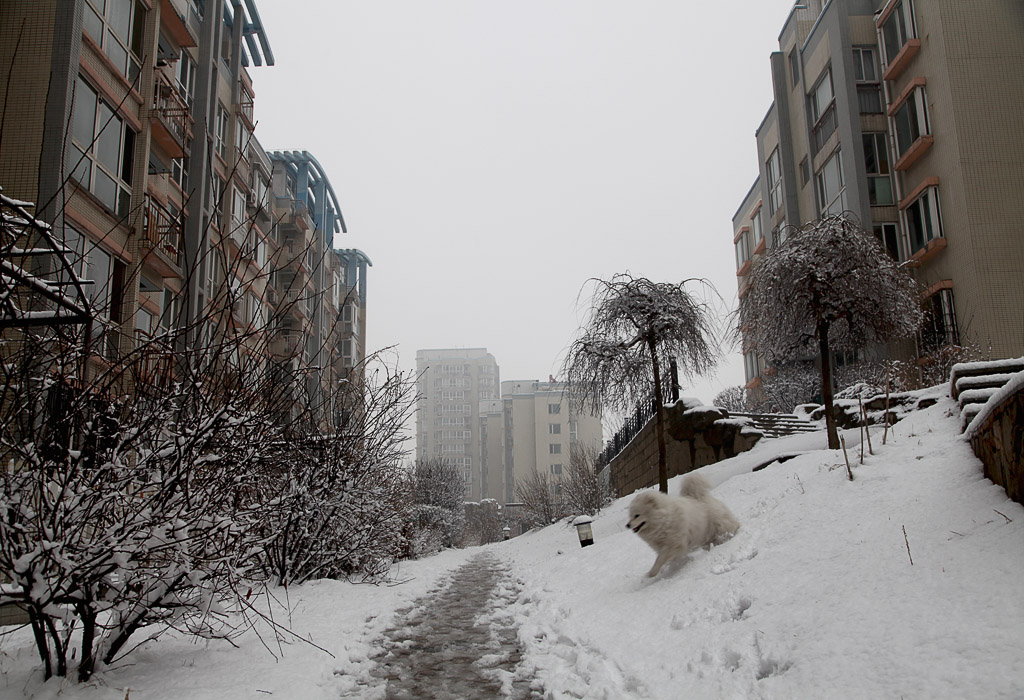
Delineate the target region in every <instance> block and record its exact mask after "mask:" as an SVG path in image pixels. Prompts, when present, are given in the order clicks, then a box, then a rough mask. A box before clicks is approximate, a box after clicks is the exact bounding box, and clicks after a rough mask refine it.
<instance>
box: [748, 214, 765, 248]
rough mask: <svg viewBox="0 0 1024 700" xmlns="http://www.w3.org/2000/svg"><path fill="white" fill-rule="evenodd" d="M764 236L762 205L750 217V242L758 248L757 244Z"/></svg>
mask: <svg viewBox="0 0 1024 700" xmlns="http://www.w3.org/2000/svg"><path fill="white" fill-rule="evenodd" d="M762 238H764V233H763V232H762V230H761V207H758V208H757V211H755V212H754V215H753V216H752V217H750V244H751V245H752V246H753V247H754V248H757V244H758V243H760V242H761V239H762Z"/></svg>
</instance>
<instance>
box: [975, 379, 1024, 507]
mask: <svg viewBox="0 0 1024 700" xmlns="http://www.w3.org/2000/svg"><path fill="white" fill-rule="evenodd" d="M1022 426H1024V372H1021V373H1019V374H1017V375H1016V376H1015V377H1014V378H1013V379H1012V380H1011V381H1009V382H1007V384H1006V385H1005V386H1004V387H1003V388H1002V389H1001V390H999V391H998V392H997V393H996V394H995V395H993V396H992V397H991V398H990V399H989V400H988V402H987V403H986V404H985V406H984V407H983V408H982V410H981V412H980V413H979V414H978V415H977V417H976V418H975V419H974V420H973V421H972V422H971V424H970V426H969V427H968V428H967V437H968V438H969V439H970V441H971V447H972V448H973V449H974V454H976V455H978V459H980V460H981V461H982V463H983V464H984V465H985V476H987V477H988V478H989V479H991V480H992V481H994V482H995V483H997V484H999V485H1000V486H1002V487H1003V488H1004V489H1006V495H1007V496H1009V497H1010V498H1012V499H1013V500H1015V501H1017V502H1018V503H1020V504H1024V428H1022Z"/></svg>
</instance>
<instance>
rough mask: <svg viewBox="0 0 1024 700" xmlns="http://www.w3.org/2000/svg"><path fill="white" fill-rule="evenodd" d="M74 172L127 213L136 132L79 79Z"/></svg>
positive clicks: (113, 207) (73, 118) (118, 210)
mask: <svg viewBox="0 0 1024 700" xmlns="http://www.w3.org/2000/svg"><path fill="white" fill-rule="evenodd" d="M68 155H69V156H70V158H71V159H72V163H71V166H72V167H73V168H74V170H73V173H72V174H73V175H74V177H75V179H76V180H78V183H79V184H80V185H81V186H82V187H83V188H85V189H87V190H89V191H90V192H92V193H93V194H94V195H96V197H97V198H98V199H99V200H100V201H101V202H103V204H105V205H106V206H107V208H108V209H110V210H111V211H112V212H114V213H115V214H117V215H118V216H121V217H123V216H127V215H128V210H129V208H130V206H131V196H132V187H131V186H132V165H133V160H134V157H135V132H134V131H132V130H131V128H130V127H129V126H128V125H127V124H125V122H124V121H123V120H122V119H121V117H119V116H117V114H115V113H114V109H113V108H112V107H110V106H109V105H107V103H106V102H104V101H103V99H101V98H100V96H99V95H98V94H97V92H96V91H95V90H93V89H92V87H91V86H90V85H89V84H88V83H87V82H85V81H84V80H82V78H81V77H79V78H78V82H77V84H76V87H75V105H74V109H73V112H72V116H71V148H70V149H69V153H68Z"/></svg>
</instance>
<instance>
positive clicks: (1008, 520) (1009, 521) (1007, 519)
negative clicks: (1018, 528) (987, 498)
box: [992, 508, 1013, 523]
mask: <svg viewBox="0 0 1024 700" xmlns="http://www.w3.org/2000/svg"><path fill="white" fill-rule="evenodd" d="M992 510H996V509H995V508H993V509H992ZM996 512H997V513H999V511H998V510H996ZM999 514H1000V515H1002V516H1003V517H1004V518H1006V522H1008V523H1012V522H1013V520H1011V519H1010V518H1009V517H1007V516H1006V514H1005V513H999Z"/></svg>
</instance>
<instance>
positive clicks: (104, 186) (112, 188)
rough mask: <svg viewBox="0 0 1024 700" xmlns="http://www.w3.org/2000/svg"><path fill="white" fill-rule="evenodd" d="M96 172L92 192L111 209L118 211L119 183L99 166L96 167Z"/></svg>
mask: <svg viewBox="0 0 1024 700" xmlns="http://www.w3.org/2000/svg"><path fill="white" fill-rule="evenodd" d="M94 173H95V180H94V181H93V186H92V193H93V194H94V195H96V196H97V197H99V198H100V201H101V202H103V203H104V204H106V205H107V207H108V208H109V209H110V210H111V211H114V212H116V211H117V191H118V190H117V185H116V184H115V183H114V180H113V178H111V177H110V176H109V175H107V174H106V173H105V172H103V171H102V170H100V169H99V168H96V170H95V171H94Z"/></svg>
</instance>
